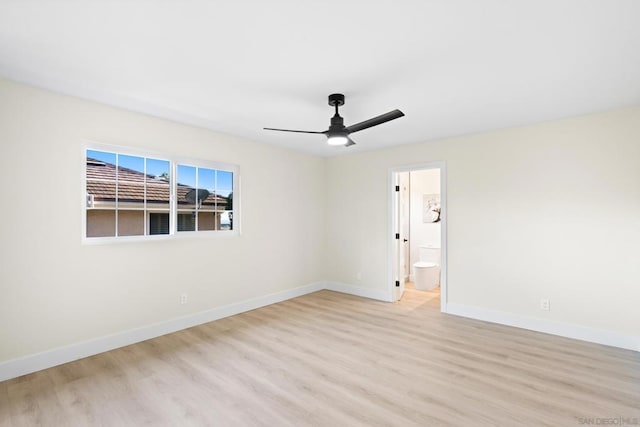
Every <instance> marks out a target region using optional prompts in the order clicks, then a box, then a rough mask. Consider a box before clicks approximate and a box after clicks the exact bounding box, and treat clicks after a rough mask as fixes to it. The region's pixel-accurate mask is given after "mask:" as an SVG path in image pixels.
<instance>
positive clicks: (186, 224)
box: [176, 164, 233, 232]
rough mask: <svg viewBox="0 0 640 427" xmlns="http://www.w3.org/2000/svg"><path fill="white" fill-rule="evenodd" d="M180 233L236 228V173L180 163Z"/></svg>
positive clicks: (178, 176)
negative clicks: (234, 219) (234, 199)
mask: <svg viewBox="0 0 640 427" xmlns="http://www.w3.org/2000/svg"><path fill="white" fill-rule="evenodd" d="M176 180H177V190H176V194H177V211H178V227H177V230H178V232H180V231H195V230H198V231H207V230H209V231H212V230H232V229H233V172H231V171H226V170H220V169H210V168H205V167H198V166H189V165H182V164H178V165H177V178H176Z"/></svg>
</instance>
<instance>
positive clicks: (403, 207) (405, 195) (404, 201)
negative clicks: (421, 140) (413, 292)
mask: <svg viewBox="0 0 640 427" xmlns="http://www.w3.org/2000/svg"><path fill="white" fill-rule="evenodd" d="M409 177H410V175H409V172H403V173H401V174H400V212H399V213H398V216H399V217H400V267H401V271H402V274H401V276H400V280H401V281H402V282H406V281H407V280H409V274H410V273H411V270H410V268H411V267H410V264H411V263H410V259H409V258H410V257H409V236H410V234H409V215H410V209H411V206H410V204H409V202H410V200H409V194H410V192H409V191H410V178H409ZM402 286H403V287H404V284H403V285H402Z"/></svg>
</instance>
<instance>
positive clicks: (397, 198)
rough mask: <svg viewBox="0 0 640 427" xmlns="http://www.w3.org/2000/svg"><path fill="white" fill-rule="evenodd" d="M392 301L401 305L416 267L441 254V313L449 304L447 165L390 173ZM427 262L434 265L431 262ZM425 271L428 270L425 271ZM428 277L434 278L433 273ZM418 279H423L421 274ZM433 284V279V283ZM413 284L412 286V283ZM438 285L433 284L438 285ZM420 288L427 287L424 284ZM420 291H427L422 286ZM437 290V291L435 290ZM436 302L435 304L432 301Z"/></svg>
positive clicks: (391, 171) (414, 290) (411, 168)
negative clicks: (425, 256) (424, 255)
mask: <svg viewBox="0 0 640 427" xmlns="http://www.w3.org/2000/svg"><path fill="white" fill-rule="evenodd" d="M389 183H390V197H389V207H390V209H389V210H390V218H391V224H390V231H391V233H389V234H390V238H389V251H388V252H389V267H390V268H389V271H390V278H389V279H390V280H389V284H390V292H389V295H390V300H391V301H393V302H396V301H399V300H401V299H402V297H403V296H404V295H405V289H407V288H409V289H410V290H411V292H412V294H413V293H418V294H419V293H421V292H420V290H416V287H415V286H413V281H415V279H416V278H415V277H413V276H414V272H415V271H417V270H416V269H415V268H414V265H416V263H418V264H419V265H427V264H423V263H422V261H425V260H423V259H422V256H423V254H426V255H427V256H431V255H432V254H434V253H438V255H437V256H438V260H439V262H438V264H439V280H438V279H436V282H439V291H440V292H439V293H440V311H442V312H446V304H447V210H446V200H447V197H446V170H445V164H444V162H433V163H425V164H417V165H410V166H403V167H398V168H394V169H391V170H390V176H389ZM428 261H432V260H431V259H429V260H428ZM418 271H420V270H418ZM422 271H425V270H422ZM429 275H431V276H432V275H433V273H432V272H430V273H429ZM419 277H424V276H423V275H422V274H419ZM432 280H433V279H432ZM410 281H411V282H410ZM436 282H433V284H435V283H436ZM419 284H420V285H422V284H424V282H422V281H421V283H419ZM420 288H421V289H424V288H422V287H421V286H420ZM436 290H437V289H436ZM433 302H436V301H433Z"/></svg>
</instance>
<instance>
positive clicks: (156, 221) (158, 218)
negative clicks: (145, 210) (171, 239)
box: [149, 212, 169, 234]
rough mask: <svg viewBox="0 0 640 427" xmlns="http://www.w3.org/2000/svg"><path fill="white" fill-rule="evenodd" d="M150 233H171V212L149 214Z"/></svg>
mask: <svg viewBox="0 0 640 427" xmlns="http://www.w3.org/2000/svg"><path fill="white" fill-rule="evenodd" d="M149 234H169V214H168V213H156V212H152V213H150V214H149Z"/></svg>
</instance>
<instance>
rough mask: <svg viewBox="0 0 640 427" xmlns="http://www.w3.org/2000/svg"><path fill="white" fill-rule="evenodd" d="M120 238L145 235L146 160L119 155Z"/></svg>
mask: <svg viewBox="0 0 640 427" xmlns="http://www.w3.org/2000/svg"><path fill="white" fill-rule="evenodd" d="M117 181H118V187H117V193H118V206H117V208H118V236H140V235H144V211H143V210H144V199H145V188H144V185H145V175H144V158H142V157H136V156H127V155H124V154H118V170H117Z"/></svg>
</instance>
